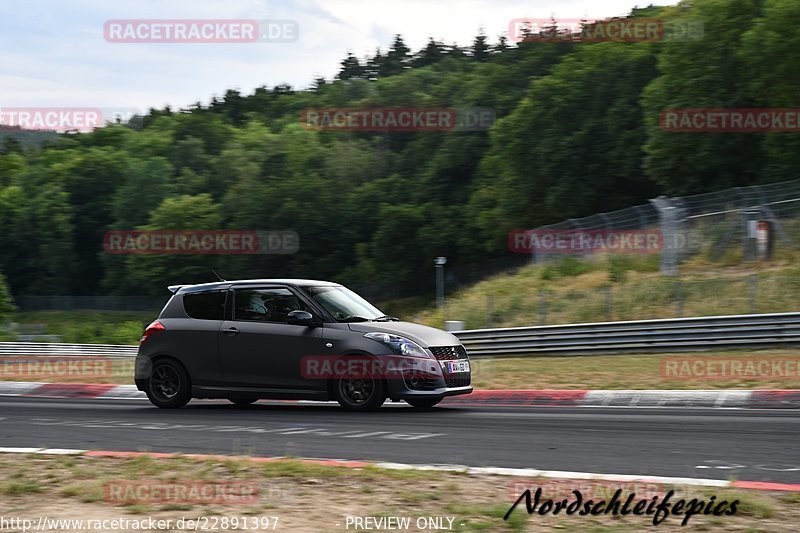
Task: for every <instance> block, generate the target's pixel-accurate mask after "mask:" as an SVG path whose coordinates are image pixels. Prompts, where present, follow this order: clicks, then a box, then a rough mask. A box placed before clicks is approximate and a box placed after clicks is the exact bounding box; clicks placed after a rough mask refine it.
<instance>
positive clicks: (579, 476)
mask: <svg viewBox="0 0 800 533" xmlns="http://www.w3.org/2000/svg"><path fill="white" fill-rule="evenodd" d="M0 453H18V454H34V455H80V456H84V457H106V458H123V459H124V458H131V457H150V458H153V459H163V458H186V459H196V460H199V461H205V460H223V461H230V460H239V461H248V462H254V463H280V462H300V463H304V464H313V465H322V466H335V467H343V468H367V467H369V468H379V469H384V470H418V471H435V472H452V473H458V474H467V475H494V476H511V477H525V478H546V479H560V480H566V479H569V480H581V481H603V482H609V483H641V484H645V483H647V484H660V485H673V486H678V485H685V486H695V487H717V488H731V489H751V490H765V491H781V492H800V484H791V483H773V482H766V481H736V480H725V479H703V478H691V477H669V476H636V475H629V474H596V473H591V472H568V471H561V470H537V469H535V468H502V467H493V466H462V465H425V464H406V463H389V462H375V461H353V460H348V459H313V458H287V457H251V456H230V455H211V454H176V453H155V452H120V451H106V450H72V449H63V448H3V447H0Z"/></svg>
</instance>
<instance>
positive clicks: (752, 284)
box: [747, 274, 758, 314]
mask: <svg viewBox="0 0 800 533" xmlns="http://www.w3.org/2000/svg"><path fill="white" fill-rule="evenodd" d="M747 281H748V285H749V288H750V291H749V292H750V298H749V299H750V314H753V313H755V312H756V290H757V289H758V278H756V275H755V274H750V276H749V277H748V279H747Z"/></svg>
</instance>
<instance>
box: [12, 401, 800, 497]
mask: <svg viewBox="0 0 800 533" xmlns="http://www.w3.org/2000/svg"><path fill="white" fill-rule="evenodd" d="M0 427H2V432H0V447H42V448H74V449H92V450H115V451H150V452H184V453H220V454H236V455H239V454H251V455H258V456H294V457H315V458H331V459H356V460H359V459H360V460H372V461H390V462H400V463H411V464H451V465H468V466H496V467H512V468H536V469H543V470H563V471H571V472H592V473H602V474H632V475H656V476H671V477H693V478H712V479H738V480H746V481H771V482H777V483H800V445H799V444H798V443H800V416H798V414H797V411H791V410H738V409H737V410H728V409H691V408H684V409H663V408H591V407H584V408H571V407H537V408H533V407H519V408H515V407H466V406H457V407H456V406H451V407H440V408H434V409H432V410H430V411H427V412H418V411H415V410H413V409H411V408H409V407H407V406H406V405H405V404H404V403H400V404H387V406H385V407H384V408H383V409H381V410H380V411H378V412H375V413H349V412H346V411H343V410H341V409H339V408H338V407H337V406H335V405H328V404H320V405H313V404H289V403H280V402H274V403H269V402H260V403H258V404H255V405H253V406H249V407H236V406H234V405H232V404H229V403H227V402H219V401H197V400H195V401H193V402H192V403H190V404H189V406H187V407H186V408H184V409H181V410H177V411H167V410H160V409H157V408H155V407H152V406H151V405H150V404H149V403H147V402H143V401H140V400H132V401H127V400H97V399H92V400H78V399H41V398H26V397H4V398H0Z"/></svg>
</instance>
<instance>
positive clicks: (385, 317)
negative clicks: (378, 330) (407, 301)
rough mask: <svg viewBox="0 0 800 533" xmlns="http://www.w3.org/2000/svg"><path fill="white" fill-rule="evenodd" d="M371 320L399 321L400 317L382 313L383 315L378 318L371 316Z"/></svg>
mask: <svg viewBox="0 0 800 533" xmlns="http://www.w3.org/2000/svg"><path fill="white" fill-rule="evenodd" d="M372 321H373V322H400V319H399V318H397V317H396V316H389V315H383V316H379V317H378V318H373V319H372Z"/></svg>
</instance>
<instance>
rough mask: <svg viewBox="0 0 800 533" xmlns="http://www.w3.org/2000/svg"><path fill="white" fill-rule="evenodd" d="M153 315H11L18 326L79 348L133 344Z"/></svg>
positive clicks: (77, 313)
mask: <svg viewBox="0 0 800 533" xmlns="http://www.w3.org/2000/svg"><path fill="white" fill-rule="evenodd" d="M157 314H158V312H157V311H156V312H155V313H137V312H129V311H31V312H20V313H16V314H15V315H14V318H13V321H14V322H17V323H19V324H22V325H24V324H45V329H44V331H43V333H44V334H46V335H60V336H61V341H62V342H67V343H81V344H136V343H137V342H138V341H139V337H141V336H142V332H143V331H144V328H145V327H146V326H147V324H149V323H150V322H152V321H153V320H155V318H156V315H157Z"/></svg>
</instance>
